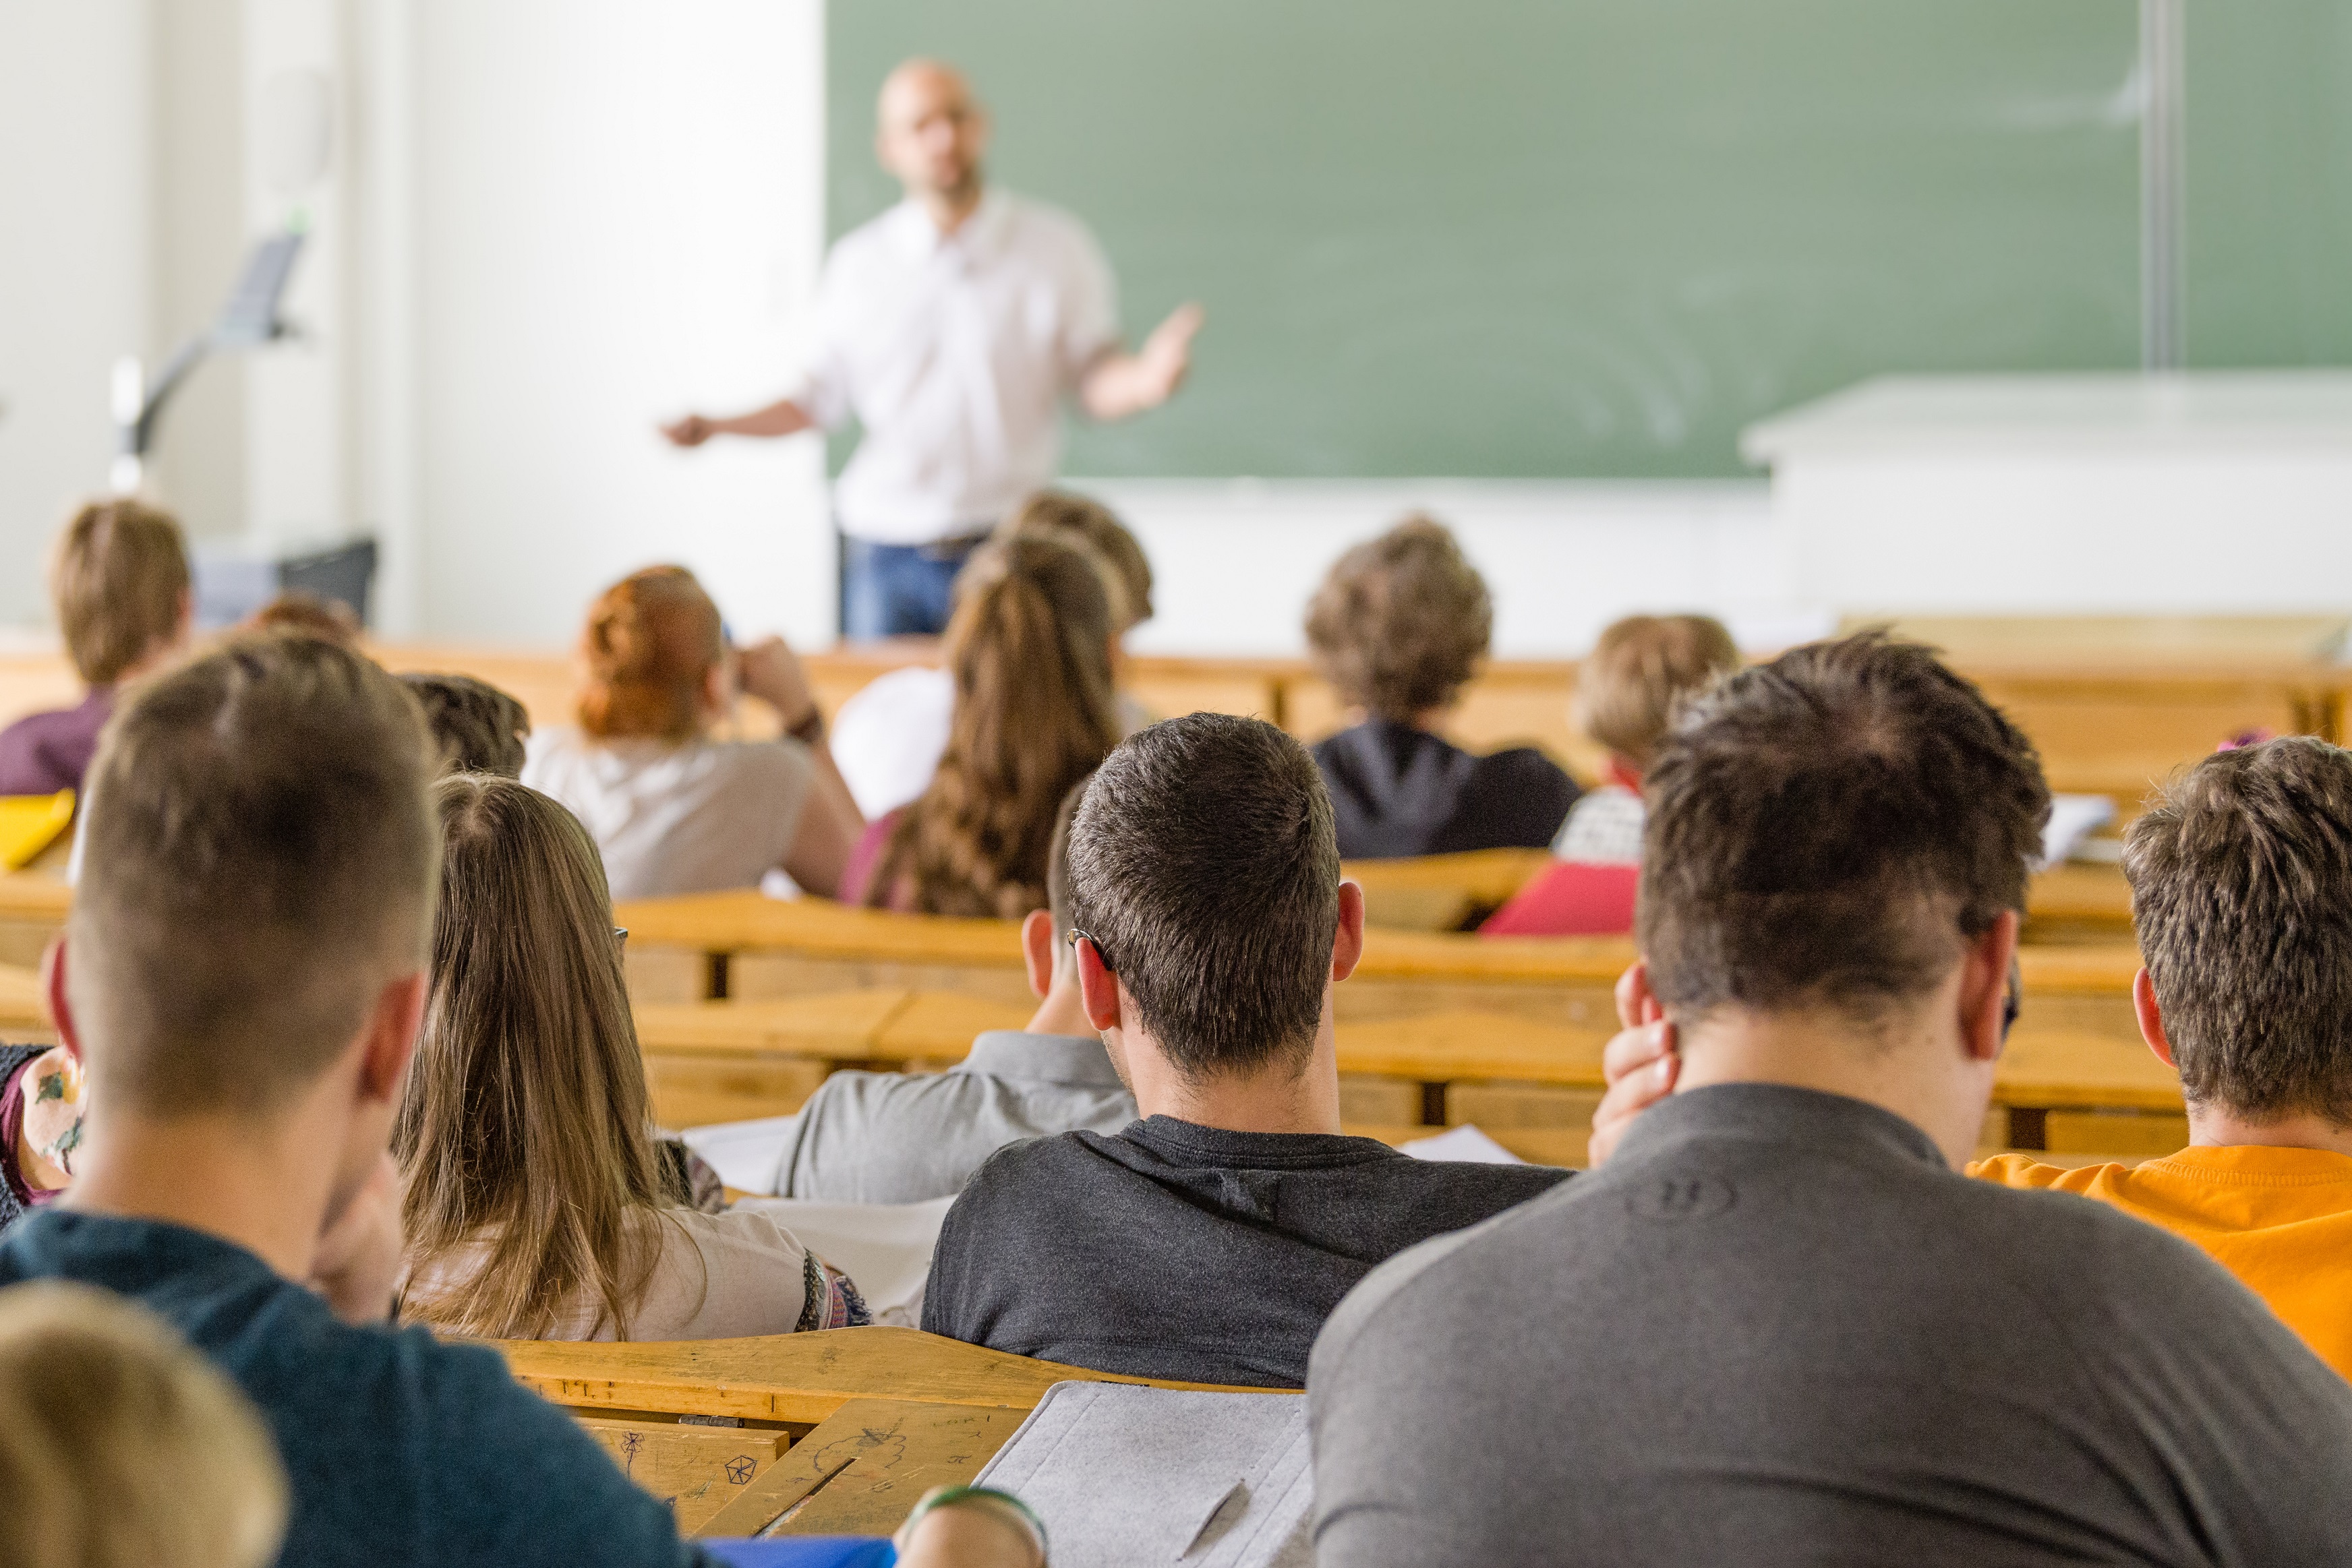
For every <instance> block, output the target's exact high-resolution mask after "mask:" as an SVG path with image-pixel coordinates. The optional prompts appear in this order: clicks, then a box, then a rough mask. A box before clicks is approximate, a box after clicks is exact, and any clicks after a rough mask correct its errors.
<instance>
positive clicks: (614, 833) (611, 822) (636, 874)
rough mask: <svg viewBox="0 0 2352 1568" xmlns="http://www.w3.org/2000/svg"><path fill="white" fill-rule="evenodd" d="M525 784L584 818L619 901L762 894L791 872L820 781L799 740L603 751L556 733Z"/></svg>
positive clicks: (646, 744) (543, 743)
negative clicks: (770, 877)
mask: <svg viewBox="0 0 2352 1568" xmlns="http://www.w3.org/2000/svg"><path fill="white" fill-rule="evenodd" d="M527 750H528V755H527V756H526V758H525V760H524V762H523V768H522V781H523V782H524V783H526V784H528V785H530V787H531V788H532V789H537V790H540V791H541V793H544V794H548V795H552V796H553V797H555V799H556V800H560V801H562V803H563V804H564V805H565V806H566V807H568V808H569V809H570V810H571V812H572V815H573V816H575V817H577V818H579V819H580V821H581V824H582V826H583V827H585V828H586V829H587V830H588V836H589V837H590V838H592V839H593V840H595V841H596V848H597V849H598V850H599V851H601V852H603V854H604V875H605V878H606V880H608V881H609V882H610V883H612V884H613V897H614V901H615V902H620V901H625V900H627V899H632V898H666V897H669V896H671V895H673V894H687V893H717V892H719V891H721V890H723V889H726V888H730V887H757V886H759V885H760V879H761V877H763V876H765V875H766V874H767V873H770V872H772V871H777V870H780V869H782V866H783V863H784V856H785V855H786V854H788V853H789V852H791V850H792V847H793V835H794V834H796V833H797V832H798V831H800V823H801V811H802V809H803V807H805V806H806V805H807V804H808V797H809V787H810V785H811V783H812V782H813V781H814V779H815V776H816V774H815V768H814V764H813V763H812V762H811V761H810V760H809V753H808V747H804V746H803V745H802V744H801V743H800V742H798V741H796V740H758V741H751V740H742V741H720V740H691V741H686V742H682V743H676V744H673V743H671V742H668V741H660V740H609V741H599V740H594V739H592V738H591V737H588V736H586V735H583V734H582V733H581V732H580V731H579V730H576V729H550V730H545V731H541V732H540V733H538V734H535V735H533V736H532V737H530V741H529V742H528V743H527Z"/></svg>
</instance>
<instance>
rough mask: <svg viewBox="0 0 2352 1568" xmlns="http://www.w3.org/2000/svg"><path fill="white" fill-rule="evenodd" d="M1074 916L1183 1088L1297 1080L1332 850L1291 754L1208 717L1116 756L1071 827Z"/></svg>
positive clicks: (1325, 935)
mask: <svg viewBox="0 0 2352 1568" xmlns="http://www.w3.org/2000/svg"><path fill="white" fill-rule="evenodd" d="M1070 903H1071V916H1072V923H1073V924H1074V925H1076V926H1077V927H1078V928H1079V929H1081V930H1083V931H1085V932H1087V934H1088V935H1089V936H1092V937H1093V938H1094V942H1095V946H1096V950H1097V952H1099V953H1100V954H1101V955H1102V959H1103V962H1104V963H1105V964H1106V965H1108V966H1109V967H1111V968H1112V969H1113V970H1115V971H1116V972H1117V973H1118V977H1119V978H1120V979H1121V980H1122V981H1124V982H1125V983H1126V986H1127V989H1128V993H1129V996H1131V997H1132V998H1134V999H1135V1005H1136V1009H1137V1011H1138V1012H1139V1014H1140V1015H1141V1016H1140V1018H1139V1019H1138V1020H1137V1021H1139V1023H1140V1024H1141V1025H1142V1027H1143V1028H1144V1029H1146V1030H1150V1034H1151V1036H1152V1038H1153V1039H1154V1040H1158V1041H1159V1042H1160V1049H1161V1050H1162V1051H1164V1052H1165V1053H1166V1054H1167V1057H1168V1060H1169V1061H1170V1062H1171V1064H1172V1065H1173V1066H1174V1067H1175V1068H1176V1070H1177V1071H1179V1072H1180V1073H1182V1074H1183V1075H1184V1076H1186V1077H1188V1078H1191V1079H1193V1080H1195V1081H1198V1080H1201V1079H1205V1078H1210V1077H1214V1076H1218V1075H1222V1074H1225V1073H1237V1072H1238V1073H1249V1072H1254V1071H1257V1070H1259V1069H1262V1068H1265V1067H1267V1066H1269V1065H1273V1064H1276V1063H1280V1062H1286V1061H1287V1062H1290V1063H1293V1064H1295V1066H1296V1067H1297V1070H1299V1071H1304V1070H1305V1067H1306V1064H1307V1057H1308V1055H1309V1054H1310V1053H1311V1052H1312V1051H1313V1050H1314V1044H1315V1030H1316V1026H1317V1024H1318V1021H1319V1020H1320V1019H1321V1017H1322V1012H1323V992H1324V988H1325V986H1326V984H1327V983H1328V981H1329V978H1330V974H1331V947H1332V942H1333V940H1334V938H1335V936H1336V935H1337V933H1338V930H1339V840H1338V838H1337V837H1336V836H1335V833H1334V831H1333V828H1332V821H1331V800H1330V798H1329V797H1328V795H1326V794H1325V793H1324V792H1323V778H1322V775H1321V774H1320V773H1318V772H1317V771H1316V768H1315V761H1314V758H1310V757H1309V756H1307V750H1306V748H1305V747H1302V746H1300V745H1299V744H1298V742H1297V741H1296V740H1294V739H1292V738H1291V737H1289V736H1287V735H1286V734H1284V733H1283V732H1282V731H1281V730H1279V729H1276V727H1274V726H1272V725H1270V724H1266V723H1265V722H1263V721H1262V720H1258V719H1254V718H1237V717H1234V716H1232V715H1230V714H1213V713H1196V714H1193V715H1192V716H1189V717H1186V718H1176V719H1170V720H1169V721H1167V722H1166V723H1164V724H1155V725H1153V726H1152V727H1150V728H1149V729H1146V730H1143V731H1142V732H1141V733H1139V734H1138V735H1135V736H1133V737H1129V739H1127V740H1125V741H1122V742H1121V743H1120V744H1119V746H1118V747H1117V749H1115V750H1113V751H1112V752H1111V754H1110V756H1109V758H1108V759H1106V760H1105V761H1104V763H1103V765H1102V767H1101V768H1098V769H1097V770H1096V773H1095V776H1094V778H1093V779H1092V780H1091V781H1090V782H1089V783H1088V784H1087V791H1086V799H1085V800H1083V801H1082V802H1081V803H1080V804H1079V807H1078V813H1077V817H1076V820H1075V821H1073V822H1072V824H1071V829H1070Z"/></svg>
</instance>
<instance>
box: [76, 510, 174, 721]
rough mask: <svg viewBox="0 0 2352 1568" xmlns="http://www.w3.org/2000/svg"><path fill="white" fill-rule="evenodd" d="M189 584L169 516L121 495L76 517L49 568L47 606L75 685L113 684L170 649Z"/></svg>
mask: <svg viewBox="0 0 2352 1568" xmlns="http://www.w3.org/2000/svg"><path fill="white" fill-rule="evenodd" d="M189 581H190V578H189V574H188V547H187V541H186V540H185V539H184V538H183V537H182V536H181V533H180V525H179V522H178V520H177V519H176V518H174V517H173V516H172V514H171V513H169V512H167V511H164V510H163V508H161V507H151V506H149V505H148V504H147V503H146V502H144V501H140V500H134V499H132V498H131V497H127V496H126V497H120V498H118V499H114V500H107V501H92V502H90V503H89V504H88V505H87V506H85V507H82V508H81V509H80V510H79V511H78V512H76V513H75V514H74V515H73V517H71V518H70V519H68V521H67V523H66V526H65V531H64V532H63V533H61V534H59V535H58V543H57V553H56V554H55V556H54V557H52V558H51V559H50V562H49V599H50V601H51V603H52V604H53V605H54V606H55V607H56V609H57V612H58V632H60V633H61V634H62V635H63V636H64V638H65V643H66V652H67V653H68V654H70V655H71V656H72V659H73V665H74V669H75V671H76V672H77V673H78V674H80V676H81V678H82V680H83V681H84V682H85V683H87V684H88V685H93V686H108V685H113V684H114V683H115V682H116V681H117V680H118V679H120V678H121V674H122V672H123V671H125V670H127V669H129V668H130V667H131V665H133V664H137V663H138V662H139V661H140V660H141V659H143V658H145V657H146V656H147V653H148V652H149V650H151V649H152V648H153V647H154V646H155V645H156V644H157V643H165V642H169V641H170V640H171V639H172V637H173V635H174V634H175V633H177V632H178V631H179V629H180V613H181V610H182V607H183V606H184V604H185V602H186V600H187V594H188V586H189Z"/></svg>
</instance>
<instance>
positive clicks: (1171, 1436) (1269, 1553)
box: [979, 1383, 1314, 1568]
mask: <svg viewBox="0 0 2352 1568" xmlns="http://www.w3.org/2000/svg"><path fill="white" fill-rule="evenodd" d="M1308 1458H1309V1456H1308V1451H1307V1399H1306V1396H1304V1395H1298V1394H1202V1393H1194V1392H1192V1391H1190V1390H1183V1389H1171V1388H1141V1387H1135V1386H1131V1385H1123V1384H1113V1383H1057V1384H1055V1385H1054V1386H1053V1387H1052V1388H1050V1389H1048V1390H1047V1391H1046V1394H1045V1399H1044V1400H1042V1401H1041V1402H1040V1403H1039V1404H1038V1406H1037V1408H1036V1409H1035V1410H1034V1411H1032V1412H1031V1413H1030V1416H1029V1418H1028V1419H1027V1420H1026V1421H1024V1422H1023V1423H1022V1425H1021V1429H1020V1430H1019V1431H1018V1432H1016V1433H1014V1434H1013V1440H1012V1441H1011V1442H1009V1443H1007V1444H1005V1445H1004V1447H1003V1449H1001V1450H1000V1451H999V1452H998V1454H997V1456H996V1457H995V1458H993V1459H991V1460H990V1461H989V1462H988V1467H987V1468H986V1469H983V1470H982V1471H981V1472H980V1477H979V1482H980V1484H981V1485H982V1486H993V1487H1002V1488H1003V1489H1004V1490H1007V1491H1011V1492H1013V1493H1014V1494H1016V1495H1018V1496H1019V1497H1020V1498H1022V1499H1023V1500H1024V1501H1026V1502H1027V1503H1028V1504H1029V1506H1030V1507H1032V1508H1034V1509H1035V1510H1036V1511H1037V1515H1038V1517H1039V1518H1040V1519H1042V1520H1043V1521H1045V1534H1046V1538H1047V1539H1048V1540H1049V1541H1051V1542H1052V1543H1053V1553H1054V1564H1055V1568H1132V1565H1133V1564H1137V1563H1172V1564H1177V1565H1179V1568H1308V1565H1309V1564H1310V1563H1311V1561H1312V1557H1311V1551H1310V1543H1309V1540H1308V1530H1309V1528H1310V1523H1311V1520H1312V1517H1313V1513H1314V1490H1313V1487H1314V1474H1313V1470H1312V1468H1311V1466H1310V1465H1309V1463H1308Z"/></svg>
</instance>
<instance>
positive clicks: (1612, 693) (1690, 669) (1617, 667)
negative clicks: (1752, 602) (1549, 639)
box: [1573, 615, 1739, 768]
mask: <svg viewBox="0 0 2352 1568" xmlns="http://www.w3.org/2000/svg"><path fill="white" fill-rule="evenodd" d="M1738 668H1739V649H1738V644H1736V643H1733V642H1732V640H1731V633H1730V632H1727V631H1725V630H1724V628H1723V622H1720V621H1717V620H1716V619H1715V618H1714V617H1712V616H1708V615H1629V616H1627V617H1626V618H1625V619H1624V620H1622V621H1620V622H1615V623H1614V624H1613V625H1612V626H1611V627H1610V628H1609V629H1608V630H1607V631H1605V632H1601V641H1600V642H1599V643H1597V644H1595V645H1594V647H1593V650H1592V653H1591V657H1590V658H1588V659H1586V660H1585V661H1584V663H1583V664H1581V665H1580V666H1579V668H1578V669H1577V672H1576V695H1575V698H1574V701H1573V710H1574V714H1575V716H1576V720H1577V722H1578V724H1579V725H1580V727H1582V729H1583V731H1584V733H1585V734H1587V735H1589V736H1591V737H1592V738H1593V739H1594V740H1595V741H1597V742H1599V743H1600V744H1601V745H1602V746H1605V747H1608V748H1609V749H1610V750H1611V751H1612V752H1614V753H1616V754H1617V755H1618V756H1619V757H1622V758H1624V759H1625V760H1626V761H1627V762H1629V763H1631V764H1633V766H1634V767H1636V768H1647V767H1648V766H1649V765H1650V758H1651V756H1652V755H1653V754H1654V752H1655V751H1656V750H1657V747H1658V742H1659V741H1661V740H1663V739H1664V738H1665V734H1666V727H1667V726H1668V725H1670V724H1671V723H1673V722H1674V716H1675V706H1676V705H1678V704H1680V703H1681V702H1682V701H1683V699H1684V698H1685V697H1688V696H1692V695H1696V694H1697V693H1699V692H1702V691H1705V690H1706V688H1707V687H1708V686H1710V685H1713V684H1714V683H1715V681H1716V679H1717V676H1720V675H1727V674H1730V673H1731V672H1733V671H1735V670H1737V669H1738Z"/></svg>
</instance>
